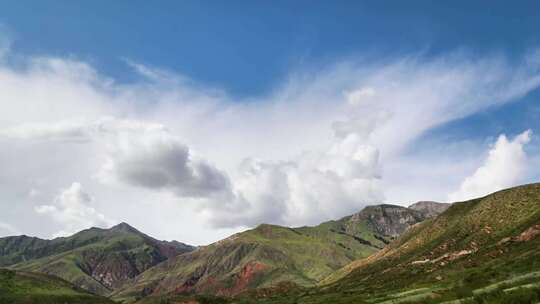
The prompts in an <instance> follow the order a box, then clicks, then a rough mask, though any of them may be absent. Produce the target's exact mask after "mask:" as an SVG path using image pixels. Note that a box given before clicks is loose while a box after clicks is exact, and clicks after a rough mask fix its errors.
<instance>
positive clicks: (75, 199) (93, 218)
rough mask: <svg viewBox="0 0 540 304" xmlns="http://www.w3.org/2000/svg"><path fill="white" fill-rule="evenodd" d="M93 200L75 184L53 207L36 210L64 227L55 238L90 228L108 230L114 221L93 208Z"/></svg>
mask: <svg viewBox="0 0 540 304" xmlns="http://www.w3.org/2000/svg"><path fill="white" fill-rule="evenodd" d="M92 203H93V198H92V197H91V196H90V195H89V194H88V193H86V192H84V191H83V189H82V186H81V184H79V183H73V184H71V186H70V187H69V188H67V189H63V190H62V191H61V192H60V194H58V196H57V197H56V198H55V200H54V204H53V205H39V206H36V207H35V208H34V210H35V212H36V213H38V214H40V215H46V216H50V217H51V218H52V219H53V220H54V221H56V222H58V223H59V224H61V225H62V226H63V229H62V230H61V231H58V232H56V233H55V234H54V235H53V237H60V236H68V235H71V234H73V233H75V232H78V231H80V230H82V229H87V228H89V227H102V228H107V227H109V226H111V225H112V224H113V223H114V221H112V220H111V219H109V218H107V217H106V216H105V215H104V214H102V213H100V212H99V211H97V210H96V209H94V207H92Z"/></svg>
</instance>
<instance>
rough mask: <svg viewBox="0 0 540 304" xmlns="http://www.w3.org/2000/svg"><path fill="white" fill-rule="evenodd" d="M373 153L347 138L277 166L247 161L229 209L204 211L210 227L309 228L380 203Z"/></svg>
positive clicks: (243, 165) (228, 205)
mask: <svg viewBox="0 0 540 304" xmlns="http://www.w3.org/2000/svg"><path fill="white" fill-rule="evenodd" d="M380 177H381V176H380V168H379V158H378V151H377V149H375V148H374V147H371V146H366V145H363V144H362V142H361V141H359V138H358V137H357V136H355V135H350V136H348V137H347V138H345V139H344V140H342V141H340V142H338V143H336V144H335V145H334V146H333V147H331V149H329V151H327V152H325V153H317V152H310V153H306V154H303V155H301V156H299V157H297V158H296V159H294V160H290V161H286V162H285V161H282V162H270V161H261V160H255V159H247V160H245V161H244V162H243V163H242V165H241V166H240V176H238V177H237V179H235V181H236V184H235V185H236V188H235V193H236V197H235V198H234V200H233V201H232V202H230V203H229V204H225V205H224V206H222V205H218V206H215V205H209V206H208V207H209V208H208V209H207V210H206V211H207V213H208V214H209V216H210V219H211V222H212V223H213V224H214V225H215V226H218V227H220V226H225V227H230V226H235V225H238V223H243V224H244V225H248V226H251V225H256V224H258V223H261V222H270V223H275V224H286V225H308V224H309V225H311V224H316V223H319V222H320V221H322V220H325V219H329V218H339V217H341V216H343V215H345V214H351V213H353V212H356V211H358V210H359V209H361V208H362V207H363V206H365V205H368V204H374V203H377V202H382V201H383V200H384V194H383V191H382V189H381V187H380Z"/></svg>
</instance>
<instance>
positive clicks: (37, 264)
mask: <svg viewBox="0 0 540 304" xmlns="http://www.w3.org/2000/svg"><path fill="white" fill-rule="evenodd" d="M0 245H1V247H0V248H1V249H0V253H1V257H2V261H3V265H4V266H5V265H7V264H10V263H14V262H19V263H17V264H15V265H11V266H10V268H12V269H17V270H23V271H31V272H40V273H46V274H51V275H56V276H58V277H61V278H63V279H65V280H67V281H69V282H72V283H74V284H75V285H77V286H79V287H81V288H84V289H86V290H88V291H91V292H93V293H96V294H100V295H107V294H109V293H110V292H111V291H112V290H113V289H115V288H118V287H119V286H121V285H122V284H123V283H124V282H126V281H127V280H128V279H130V278H133V277H135V276H136V275H138V274H139V273H141V272H143V271H144V270H146V269H148V268H150V267H152V266H154V265H156V264H158V263H160V262H162V261H164V260H166V259H167V258H169V257H172V256H175V255H177V254H180V253H184V252H186V251H190V250H192V247H190V246H187V245H184V244H181V243H169V242H162V241H157V240H155V239H153V238H150V237H148V236H146V235H145V234H143V233H141V232H139V231H137V230H136V229H134V228H132V227H130V226H129V225H127V224H120V225H117V226H115V227H113V228H111V229H100V228H91V229H88V230H84V231H81V232H79V233H77V234H75V235H73V236H70V237H67V238H57V239H54V240H40V239H36V238H29V237H26V236H21V237H9V238H3V239H0Z"/></svg>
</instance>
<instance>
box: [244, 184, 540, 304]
mask: <svg viewBox="0 0 540 304" xmlns="http://www.w3.org/2000/svg"><path fill="white" fill-rule="evenodd" d="M539 249H540V184H531V185H525V186H520V187H516V188H511V189H508V190H503V191H499V192H496V193H494V194H491V195H488V196H486V197H483V198H479V199H474V200H470V201H466V202H458V203H454V204H452V206H450V208H448V209H447V210H446V211H445V212H444V213H442V214H441V215H439V216H438V217H436V218H431V219H429V220H426V221H424V222H422V223H420V224H417V225H414V226H413V227H412V228H410V229H408V230H407V231H406V232H405V233H404V234H403V235H401V236H400V237H399V238H398V239H397V240H395V241H394V242H392V243H390V244H389V245H388V246H387V247H385V248H384V249H383V250H381V251H379V252H377V253H375V254H374V255H372V256H370V257H369V258H367V259H362V260H358V261H355V262H353V263H351V264H349V265H347V266H346V267H344V268H342V269H341V270H340V271H338V272H336V273H334V274H333V275H332V276H330V277H329V278H327V279H326V280H325V281H324V282H325V283H326V284H325V285H322V286H320V287H318V288H314V289H310V290H305V291H302V292H295V291H294V289H292V290H290V291H289V292H285V293H282V294H281V295H280V294H279V293H273V294H272V297H266V298H265V299H257V298H256V297H255V296H254V294H250V296H249V297H245V298H244V299H243V300H244V302H243V303H253V302H257V303H259V302H260V301H263V302H264V303H280V304H286V303H310V304H315V303H442V302H444V303H465V302H459V301H457V302H456V301H454V300H456V299H467V302H466V303H537V302H538V301H539V300H540V250H539ZM265 295H268V293H267V294H265Z"/></svg>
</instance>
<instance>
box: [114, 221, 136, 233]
mask: <svg viewBox="0 0 540 304" xmlns="http://www.w3.org/2000/svg"><path fill="white" fill-rule="evenodd" d="M109 230H111V231H118V232H131V233H140V232H139V230H137V229H135V228H133V227H132V226H131V225H129V224H128V223H126V222H121V223H120V224H117V225H115V226H113V227H111V228H110V229H109Z"/></svg>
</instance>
